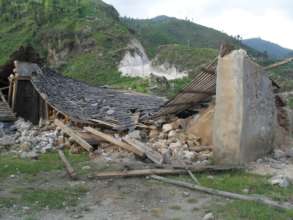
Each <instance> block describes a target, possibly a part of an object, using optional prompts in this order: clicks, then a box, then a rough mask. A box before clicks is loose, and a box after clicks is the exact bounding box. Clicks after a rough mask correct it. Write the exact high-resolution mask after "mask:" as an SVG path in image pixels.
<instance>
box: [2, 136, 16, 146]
mask: <svg viewBox="0 0 293 220" xmlns="http://www.w3.org/2000/svg"><path fill="white" fill-rule="evenodd" d="M14 144H15V139H14V137H13V136H10V135H9V136H8V135H5V136H4V137H2V138H0V145H2V146H11V145H14Z"/></svg>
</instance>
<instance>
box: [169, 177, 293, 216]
mask: <svg viewBox="0 0 293 220" xmlns="http://www.w3.org/2000/svg"><path fill="white" fill-rule="evenodd" d="M195 175H196V177H197V178H198V180H199V182H200V183H201V185H203V186H206V187H211V188H215V189H218V190H224V191H228V192H235V193H240V194H244V193H243V190H244V189H248V190H249V193H248V194H257V195H263V196H266V197H269V198H271V199H273V200H276V201H283V202H292V201H293V186H292V185H291V186H289V187H288V188H280V187H278V186H272V185H271V184H270V183H269V182H268V179H269V177H264V176H258V175H252V174H248V173H246V172H229V173H228V172H225V173H221V174H212V175H213V177H214V178H213V179H210V178H208V174H195ZM173 178H175V179H179V180H181V181H186V182H191V183H193V182H192V180H191V178H190V177H189V176H179V177H173ZM211 210H212V211H213V213H216V214H217V217H220V219H225V220H234V219H243V220H267V219H272V220H275V219H278V220H279V219H280V220H283V219H284V220H285V219H286V220H289V219H292V218H293V210H292V211H284V210H281V211H280V210H277V209H274V208H271V207H268V206H265V205H260V204H256V203H254V202H245V201H238V200H232V201H231V202H228V203H225V204H221V205H215V207H212V208H211ZM211 210H210V211H211Z"/></svg>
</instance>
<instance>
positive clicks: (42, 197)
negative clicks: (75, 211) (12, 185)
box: [0, 187, 88, 209]
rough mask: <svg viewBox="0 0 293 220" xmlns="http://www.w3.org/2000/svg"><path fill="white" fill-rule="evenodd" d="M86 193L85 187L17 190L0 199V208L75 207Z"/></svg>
mask: <svg viewBox="0 0 293 220" xmlns="http://www.w3.org/2000/svg"><path fill="white" fill-rule="evenodd" d="M87 191H88V189H87V188H85V187H75V188H70V187H67V188H50V189H23V188H20V189H17V190H14V192H13V193H12V196H10V197H8V198H5V197H3V198H0V207H7V208H10V207H12V206H13V205H17V206H27V207H33V208H34V209H36V208H37V209H40V208H46V207H48V208H49V209H62V208H65V207H67V206H76V205H77V204H78V202H79V198H80V197H81V196H83V195H84V194H85V193H86V192H87Z"/></svg>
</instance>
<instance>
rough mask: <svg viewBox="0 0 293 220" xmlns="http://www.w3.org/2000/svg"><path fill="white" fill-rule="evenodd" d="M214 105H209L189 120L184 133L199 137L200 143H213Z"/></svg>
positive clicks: (205, 144)
mask: <svg viewBox="0 0 293 220" xmlns="http://www.w3.org/2000/svg"><path fill="white" fill-rule="evenodd" d="M214 112H215V105H211V106H210V107H209V108H208V109H206V110H204V111H203V112H201V113H200V114H199V116H197V117H195V118H194V119H192V120H190V121H189V123H188V125H187V129H186V133H187V135H194V136H197V137H200V140H201V144H202V145H204V146H211V145H213V121H214Z"/></svg>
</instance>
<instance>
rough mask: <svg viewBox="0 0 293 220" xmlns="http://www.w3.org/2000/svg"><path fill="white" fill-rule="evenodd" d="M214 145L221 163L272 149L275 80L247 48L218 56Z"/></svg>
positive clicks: (250, 158) (251, 157)
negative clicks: (249, 53)
mask: <svg viewBox="0 0 293 220" xmlns="http://www.w3.org/2000/svg"><path fill="white" fill-rule="evenodd" d="M216 94H217V95H216V107H215V116H214V125H213V127H214V129H213V144H214V146H215V148H214V152H215V154H214V156H215V162H216V163H218V164H243V163H246V162H250V161H255V160H256V159H258V158H260V157H262V156H264V155H265V154H267V153H269V152H270V151H271V150H272V148H273V142H274V131H275V124H276V106H275V100H274V93H273V87H272V82H271V80H270V79H269V78H268V76H267V74H266V73H265V72H264V70H263V68H262V67H261V66H259V65H258V64H256V63H254V62H253V61H252V60H251V59H250V58H249V57H248V55H247V53H246V52H245V51H244V50H236V51H233V52H232V53H230V54H229V55H226V56H225V57H219V59H218V67H217V89H216Z"/></svg>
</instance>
